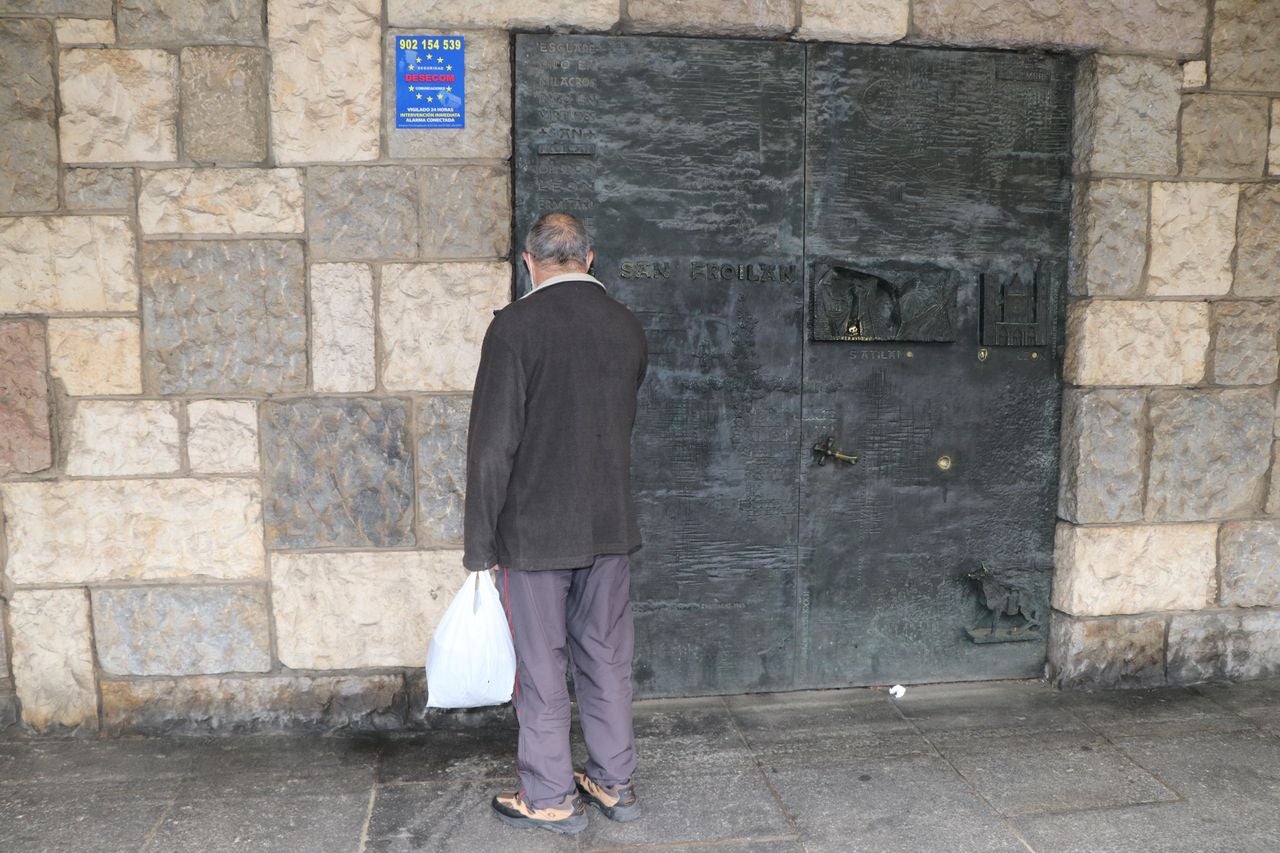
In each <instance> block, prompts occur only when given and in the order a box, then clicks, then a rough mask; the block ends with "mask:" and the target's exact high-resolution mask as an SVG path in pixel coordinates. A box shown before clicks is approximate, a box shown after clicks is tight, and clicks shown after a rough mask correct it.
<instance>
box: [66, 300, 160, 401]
mask: <svg viewBox="0 0 1280 853" xmlns="http://www.w3.org/2000/svg"><path fill="white" fill-rule="evenodd" d="M141 351H142V328H141V326H139V324H138V321H137V320H136V319H134V318H132V317H103V318H101V319H97V318H92V317H84V318H80V317H53V318H50V320H49V371H50V373H51V374H52V375H53V378H54V379H56V380H57V381H59V382H61V383H62V388H63V390H64V391H65V393H67V394H69V395H71V396H72V397H87V396H91V395H96V394H141V393H142V357H141V354H140V353H141Z"/></svg>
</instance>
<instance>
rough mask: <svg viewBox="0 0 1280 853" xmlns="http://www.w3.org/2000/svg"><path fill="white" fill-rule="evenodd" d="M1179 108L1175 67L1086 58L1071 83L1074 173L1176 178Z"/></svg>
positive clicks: (1160, 62)
mask: <svg viewBox="0 0 1280 853" xmlns="http://www.w3.org/2000/svg"><path fill="white" fill-rule="evenodd" d="M1181 106H1182V68H1181V67H1180V66H1179V65H1178V63H1177V62H1174V61H1172V60H1164V59H1152V58H1148V57H1135V56H1107V55H1101V54H1099V55H1094V56H1091V57H1088V58H1087V59H1085V60H1084V61H1082V62H1081V63H1080V67H1079V72H1078V74H1077V77H1076V87H1075V110H1076V112H1075V128H1074V142H1073V148H1074V154H1075V168H1076V171H1077V172H1081V173H1086V174H1088V173H1099V172H1110V173H1120V174H1137V175H1174V174H1177V171H1178V110H1179V109H1180V108H1181Z"/></svg>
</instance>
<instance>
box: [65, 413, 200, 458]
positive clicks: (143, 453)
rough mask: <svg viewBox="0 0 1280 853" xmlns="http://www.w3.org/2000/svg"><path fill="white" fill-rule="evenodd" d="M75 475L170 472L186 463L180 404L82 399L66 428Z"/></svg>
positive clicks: (68, 449)
mask: <svg viewBox="0 0 1280 853" xmlns="http://www.w3.org/2000/svg"><path fill="white" fill-rule="evenodd" d="M67 433H68V434H67V437H66V439H65V441H66V442H67V473H68V474H70V475H71V476H73V477H81V476H88V477H110V476H128V475H132V474H169V473H172V472H175V471H177V470H178V469H179V468H180V467H181V466H182V463H181V460H180V458H179V454H178V444H179V439H178V411H177V403H170V402H166V401H161V400H81V401H79V402H77V403H76V404H75V408H74V409H73V411H72V414H71V419H70V424H69V425H68V427H67Z"/></svg>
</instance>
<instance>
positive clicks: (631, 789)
mask: <svg viewBox="0 0 1280 853" xmlns="http://www.w3.org/2000/svg"><path fill="white" fill-rule="evenodd" d="M573 779H574V781H575V782H577V783H578V793H580V794H582V799H584V800H586V801H587V802H588V803H590V804H591V805H593V806H595V807H596V808H598V809H599V810H600V813H601V814H603V815H604V816H605V817H607V818H609V820H616V821H618V823H626V822H627V821H629V820H635V819H636V818H638V817H640V803H639V801H638V800H637V799H636V788H635V786H634V785H632V784H631V783H630V782H628V783H627V784H625V785H615V786H613V787H612V788H606V787H604V786H603V785H597V784H596V783H595V782H594V781H592V779H591V777H590V776H588V775H587V774H586V773H582V772H580V771H575V772H574V774H573Z"/></svg>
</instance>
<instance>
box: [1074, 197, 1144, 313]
mask: <svg viewBox="0 0 1280 853" xmlns="http://www.w3.org/2000/svg"><path fill="white" fill-rule="evenodd" d="M1148 194H1149V191H1148V187H1147V184H1146V182H1145V181H1120V180H1106V181H1090V182H1089V183H1087V184H1083V185H1077V188H1076V192H1075V194H1074V196H1073V199H1072V210H1071V231H1072V246H1071V258H1072V266H1073V271H1072V272H1073V275H1072V276H1071V277H1070V279H1069V284H1070V287H1071V293H1072V295H1074V296H1134V295H1136V294H1137V293H1138V291H1139V289H1140V288H1141V286H1142V268H1143V267H1144V266H1145V265H1146V262H1147V225H1148V221H1149V220H1150V211H1149V207H1150V205H1149V198H1148Z"/></svg>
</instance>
